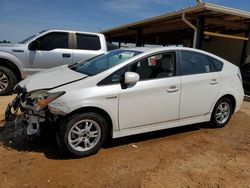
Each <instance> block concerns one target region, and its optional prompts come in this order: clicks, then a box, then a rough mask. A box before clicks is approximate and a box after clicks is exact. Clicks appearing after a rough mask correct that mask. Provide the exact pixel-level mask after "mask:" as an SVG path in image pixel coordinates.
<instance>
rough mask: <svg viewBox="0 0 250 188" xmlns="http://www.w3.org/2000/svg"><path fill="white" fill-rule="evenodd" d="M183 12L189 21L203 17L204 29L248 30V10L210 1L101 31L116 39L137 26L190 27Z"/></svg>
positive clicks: (154, 30)
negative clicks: (184, 19) (185, 21)
mask: <svg viewBox="0 0 250 188" xmlns="http://www.w3.org/2000/svg"><path fill="white" fill-rule="evenodd" d="M183 13H185V15H186V17H187V18H188V19H189V20H190V21H194V20H197V18H200V17H204V18H205V25H204V29H207V30H208V31H213V32H214V31H215V32H219V33H220V32H221V33H230V34H231V33H233V34H242V33H245V32H246V31H247V30H248V27H249V23H250V12H248V11H243V10H239V9H234V8H229V7H224V6H220V5H215V4H210V3H200V4H197V5H196V6H194V7H189V8H185V9H181V10H178V11H175V12H171V13H167V14H164V15H160V16H156V17H153V18H149V19H146V20H142V21H138V22H134V23H130V24H126V25H122V26H119V27H116V28H112V29H108V30H104V31H102V33H103V34H105V35H106V36H108V37H110V38H112V39H116V38H117V39H118V38H123V37H125V36H128V35H132V34H134V31H133V30H136V29H138V28H143V34H152V33H160V32H170V31H176V30H183V29H190V27H189V26H188V25H186V24H185V23H184V22H183V21H182V14H183Z"/></svg>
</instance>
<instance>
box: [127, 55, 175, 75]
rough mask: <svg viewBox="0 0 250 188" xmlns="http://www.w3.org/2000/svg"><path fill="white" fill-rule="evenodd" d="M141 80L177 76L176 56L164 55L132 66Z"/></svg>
mask: <svg viewBox="0 0 250 188" xmlns="http://www.w3.org/2000/svg"><path fill="white" fill-rule="evenodd" d="M131 71H133V72H136V73H138V74H139V75H140V80H148V79H156V78H167V77H172V76H174V75H175V54H174V53H163V54H157V55H154V56H150V57H148V58H145V59H142V60H140V61H138V62H136V63H134V64H133V65H132V66H131Z"/></svg>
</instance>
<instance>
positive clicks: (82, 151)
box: [57, 112, 109, 157]
mask: <svg viewBox="0 0 250 188" xmlns="http://www.w3.org/2000/svg"><path fill="white" fill-rule="evenodd" d="M108 133H109V130H108V125H107V122H106V120H105V119H104V118H103V117H102V116H100V115H99V114H97V113H92V112H89V113H81V114H76V115H73V116H70V117H68V118H66V119H64V120H62V121H61V123H59V128H58V130H57V142H58V145H59V147H60V148H61V150H62V152H63V153H65V154H67V155H70V156H72V157H86V156H89V155H93V154H95V153H97V152H98V150H99V149H100V148H101V147H102V145H103V144H104V143H105V141H106V140H107V136H108ZM94 136H95V137H94Z"/></svg>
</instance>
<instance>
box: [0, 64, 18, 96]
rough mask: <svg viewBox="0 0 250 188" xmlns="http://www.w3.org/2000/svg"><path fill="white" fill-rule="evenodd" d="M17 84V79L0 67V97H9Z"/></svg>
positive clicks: (7, 70)
mask: <svg viewBox="0 0 250 188" xmlns="http://www.w3.org/2000/svg"><path fill="white" fill-rule="evenodd" d="M17 82H18V80H17V77H16V76H15V74H14V73H13V72H12V71H11V70H10V69H8V68H6V67H1V66H0V96H3V95H9V94H10V93H11V92H12V90H13V88H14V86H15V85H16V84H17Z"/></svg>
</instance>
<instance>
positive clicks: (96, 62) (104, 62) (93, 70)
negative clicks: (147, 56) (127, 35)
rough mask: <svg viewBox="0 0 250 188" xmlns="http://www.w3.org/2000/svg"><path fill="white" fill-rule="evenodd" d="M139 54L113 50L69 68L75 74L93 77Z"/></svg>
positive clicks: (137, 52)
mask: <svg viewBox="0 0 250 188" xmlns="http://www.w3.org/2000/svg"><path fill="white" fill-rule="evenodd" d="M140 53H141V52H139V51H132V50H113V51H110V52H108V53H106V54H103V55H100V56H96V57H94V58H91V59H88V60H85V61H82V62H80V63H77V64H74V65H72V66H70V67H69V68H71V69H72V70H74V71H76V72H80V73H82V74H86V75H88V76H93V75H96V74H98V73H100V72H103V71H105V70H107V69H109V68H111V67H113V66H115V65H118V64H120V63H122V62H124V61H126V60H128V59H130V58H132V57H134V56H136V55H138V54H140Z"/></svg>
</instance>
